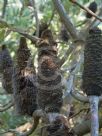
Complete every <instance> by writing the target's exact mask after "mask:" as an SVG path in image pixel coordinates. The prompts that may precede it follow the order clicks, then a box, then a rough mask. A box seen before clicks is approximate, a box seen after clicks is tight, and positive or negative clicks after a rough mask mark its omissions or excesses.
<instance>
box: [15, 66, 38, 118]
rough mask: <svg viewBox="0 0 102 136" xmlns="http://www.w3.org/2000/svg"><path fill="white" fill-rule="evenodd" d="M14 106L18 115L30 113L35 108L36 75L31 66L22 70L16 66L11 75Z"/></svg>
mask: <svg viewBox="0 0 102 136" xmlns="http://www.w3.org/2000/svg"><path fill="white" fill-rule="evenodd" d="M13 81H14V82H13V90H14V102H15V108H16V111H17V113H18V114H20V115H30V116H32V114H33V112H34V111H35V110H36V109H37V100H36V96H37V88H36V86H35V84H36V75H35V72H34V70H33V69H32V68H30V67H28V68H25V69H23V70H22V71H21V70H20V69H19V68H17V67H16V69H15V70H14V75H13Z"/></svg>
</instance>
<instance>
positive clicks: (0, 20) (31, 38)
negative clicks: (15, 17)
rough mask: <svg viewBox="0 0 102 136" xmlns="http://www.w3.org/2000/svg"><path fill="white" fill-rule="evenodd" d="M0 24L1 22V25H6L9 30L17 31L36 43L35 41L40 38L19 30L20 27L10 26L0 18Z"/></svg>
mask: <svg viewBox="0 0 102 136" xmlns="http://www.w3.org/2000/svg"><path fill="white" fill-rule="evenodd" d="M0 24H2V25H3V26H5V27H7V28H8V29H9V30H11V31H13V32H17V33H19V34H21V35H23V36H24V37H26V38H28V39H29V40H31V41H32V42H33V43H36V42H38V41H39V40H40V38H38V37H36V36H32V35H29V34H28V33H27V32H25V31H23V30H21V29H20V28H16V27H12V26H11V25H10V24H8V23H7V22H6V21H4V20H3V19H0Z"/></svg>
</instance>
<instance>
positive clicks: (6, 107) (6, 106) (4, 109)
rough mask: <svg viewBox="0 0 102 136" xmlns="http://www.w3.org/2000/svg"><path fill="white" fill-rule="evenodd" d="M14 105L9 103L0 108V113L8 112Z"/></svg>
mask: <svg viewBox="0 0 102 136" xmlns="http://www.w3.org/2000/svg"><path fill="white" fill-rule="evenodd" d="M13 105H14V103H13V102H12V101H11V102H9V103H8V104H6V105H4V106H2V108H1V107H0V112H4V111H6V110H8V109H9V108H11V107H12V106H13Z"/></svg>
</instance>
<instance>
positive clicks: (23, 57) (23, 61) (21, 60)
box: [17, 37, 30, 69]
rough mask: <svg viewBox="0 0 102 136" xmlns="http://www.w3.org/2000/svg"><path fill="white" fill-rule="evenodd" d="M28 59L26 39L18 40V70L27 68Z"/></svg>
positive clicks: (28, 52) (28, 51)
mask: <svg viewBox="0 0 102 136" xmlns="http://www.w3.org/2000/svg"><path fill="white" fill-rule="evenodd" d="M29 58H30V50H29V49H28V47H27V43H26V39H25V38H24V37H21V38H20V45H19V48H18V50H17V65H18V67H19V68H20V69H23V68H25V67H26V66H27V61H28V59H29Z"/></svg>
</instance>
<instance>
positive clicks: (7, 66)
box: [0, 45, 13, 93]
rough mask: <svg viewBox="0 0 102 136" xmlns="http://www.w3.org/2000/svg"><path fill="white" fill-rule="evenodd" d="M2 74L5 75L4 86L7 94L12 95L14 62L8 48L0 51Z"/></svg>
mask: <svg viewBox="0 0 102 136" xmlns="http://www.w3.org/2000/svg"><path fill="white" fill-rule="evenodd" d="M0 72H1V73H2V75H3V78H2V86H3V88H4V89H5V91H6V92H7V93H12V92H13V90H12V74H13V61H12V58H11V56H10V53H9V51H8V50H7V48H6V46H5V45H3V46H2V49H1V51H0Z"/></svg>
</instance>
